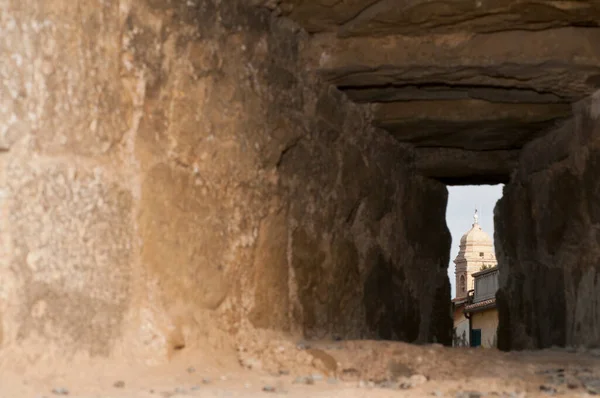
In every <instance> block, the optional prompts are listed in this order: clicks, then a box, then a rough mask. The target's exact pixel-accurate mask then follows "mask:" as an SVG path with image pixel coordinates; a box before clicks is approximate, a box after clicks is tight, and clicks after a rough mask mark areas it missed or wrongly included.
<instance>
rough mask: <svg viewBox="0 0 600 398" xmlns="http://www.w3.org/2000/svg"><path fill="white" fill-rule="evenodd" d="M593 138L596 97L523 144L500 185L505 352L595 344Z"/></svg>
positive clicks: (599, 323)
mask: <svg viewBox="0 0 600 398" xmlns="http://www.w3.org/2000/svg"><path fill="white" fill-rule="evenodd" d="M599 137H600V95H599V94H598V93H597V94H595V95H594V96H592V97H591V98H589V99H587V100H584V101H582V102H580V103H578V104H577V105H576V106H575V115H574V119H573V120H571V121H569V122H567V123H565V125H564V126H562V128H560V129H557V130H555V131H554V132H552V133H550V134H549V135H548V136H545V137H542V138H539V139H537V140H535V141H533V142H531V143H530V144H528V145H526V146H525V148H524V149H523V151H522V153H521V156H520V159H519V167H518V168H517V171H516V172H515V174H514V175H513V177H512V179H511V182H510V183H509V184H508V185H506V186H505V188H504V196H503V198H502V199H501V200H500V201H499V202H498V204H497V206H496V210H495V225H496V234H495V236H496V251H497V253H498V261H499V267H500V290H499V292H498V294H497V300H498V308H499V314H500V325H499V329H498V344H499V346H500V347H501V348H503V349H524V348H543V347H550V346H552V345H557V346H564V345H568V346H592V347H593V346H598V344H600V305H599V303H600V295H599V294H600V286H598V274H599V273H600V268H598V261H597V258H598V255H599V253H600V248H599V243H600V240H599V236H600V235H599V233H600V227H599V223H600V216H599V215H600V211H599V210H598V203H600V202H599V197H598V195H599V193H600V189H599V188H598V178H597V175H598V170H600V144H599V142H600V140H599ZM516 225H518V228H515V226H516ZM548 292H551V294H549V293H548Z"/></svg>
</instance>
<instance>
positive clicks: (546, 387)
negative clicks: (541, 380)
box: [540, 384, 556, 395]
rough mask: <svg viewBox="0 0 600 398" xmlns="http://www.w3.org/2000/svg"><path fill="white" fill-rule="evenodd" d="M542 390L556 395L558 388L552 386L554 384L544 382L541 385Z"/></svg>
mask: <svg viewBox="0 0 600 398" xmlns="http://www.w3.org/2000/svg"><path fill="white" fill-rule="evenodd" d="M540 391H541V392H543V393H546V394H549V395H554V394H556V388H554V387H552V386H548V385H545V384H542V385H541V386H540Z"/></svg>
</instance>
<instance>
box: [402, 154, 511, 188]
mask: <svg viewBox="0 0 600 398" xmlns="http://www.w3.org/2000/svg"><path fill="white" fill-rule="evenodd" d="M518 160H519V151H518V150H500V151H467V150H463V149H458V148H426V147H424V148H418V149H416V150H415V161H414V163H415V169H416V171H417V172H418V173H419V174H422V175H424V176H427V177H431V178H435V179H437V180H439V181H441V182H444V183H446V184H451V185H460V184H476V183H478V182H480V183H487V184H489V183H507V182H508V181H509V180H510V176H511V173H512V172H513V170H514V169H515V168H516V167H517V164H518Z"/></svg>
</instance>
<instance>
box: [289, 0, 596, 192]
mask: <svg viewBox="0 0 600 398" xmlns="http://www.w3.org/2000/svg"><path fill="white" fill-rule="evenodd" d="M284 3H285V2H284ZM317 3H318V2H315V3H312V5H311V6H309V3H308V2H303V3H302V4H301V5H300V4H297V6H298V8H297V10H301V9H304V8H306V9H313V8H312V6H315V4H317ZM358 3H359V2H340V3H336V4H335V5H331V7H330V8H329V11H330V12H334V13H337V12H341V10H342V9H346V10H348V9H350V8H351V7H352V5H353V4H354V5H356V6H358ZM372 3H373V7H374V8H373V9H371V8H370V7H367V8H366V9H364V10H363V11H361V15H362V13H363V12H365V13H367V14H369V13H370V12H371V11H372V10H374V9H379V8H380V7H383V8H384V9H389V8H390V7H391V5H390V4H391V3H388V2H386V1H377V2H372ZM410 3H411V5H410V6H409V5H406V6H397V8H398V9H402V8H403V7H409V8H410V7H412V6H415V7H417V8H419V7H420V6H422V7H424V8H423V10H422V11H423V12H428V13H429V14H428V15H429V17H430V18H428V19H427V26H428V27H435V26H438V27H440V28H441V31H436V29H428V30H420V31H419V32H418V34H409V33H408V32H403V31H402V29H400V31H398V32H388V34H386V35H378V34H377V28H376V26H375V25H372V24H370V23H368V24H367V25H365V26H369V29H372V33H371V34H370V35H364V34H361V35H358V36H354V35H351V36H352V37H346V36H347V35H344V34H341V32H342V30H343V28H340V30H336V31H335V32H337V33H332V32H326V33H319V34H317V35H315V36H314V37H313V39H312V40H311V42H310V45H309V46H307V47H306V48H305V50H304V51H303V52H302V55H303V58H304V59H305V60H306V62H307V63H308V64H309V65H310V67H311V68H312V69H313V70H314V71H315V73H318V74H319V75H320V76H321V77H322V78H323V79H324V80H326V81H328V82H331V83H332V84H334V85H335V86H337V87H338V88H339V89H340V90H341V91H343V92H345V93H346V94H347V95H348V96H349V98H350V99H352V100H354V101H357V102H361V103H371V104H373V109H374V112H375V113H374V119H373V121H374V124H375V125H376V126H377V127H380V128H382V129H385V130H387V131H389V132H390V133H391V134H392V135H393V136H394V137H395V138H396V139H397V140H399V141H400V142H403V143H410V144H413V145H415V146H417V147H420V146H422V147H428V148H440V149H441V150H445V149H446V148H462V149H466V150H477V151H490V150H494V151H498V150H506V149H515V150H518V149H520V148H522V147H523V146H524V145H525V144H526V143H527V142H530V141H531V140H533V139H535V138H537V137H539V136H541V135H544V134H546V133H547V132H548V131H550V130H552V129H554V128H555V127H556V126H557V125H559V124H560V123H562V122H563V121H564V120H566V119H567V118H569V117H570V116H571V114H572V110H571V107H570V104H571V103H572V102H574V101H578V100H581V99H583V98H585V97H587V96H589V95H591V94H592V93H593V92H595V91H596V90H597V89H598V88H600V86H599V83H600V80H598V76H600V50H599V48H598V46H597V45H595V44H594V43H597V42H599V41H600V29H598V28H595V27H573V26H570V25H571V22H569V21H570V17H571V16H573V15H571V14H569V13H568V12H566V11H565V10H563V11H565V13H563V14H561V15H560V16H559V15H556V18H557V19H556V20H555V21H553V24H550V25H548V26H547V27H548V29H546V28H544V29H542V30H537V29H535V28H533V25H535V23H534V22H533V21H534V20H535V18H533V19H532V18H530V17H528V16H527V15H529V14H528V13H529V12H530V11H531V8H530V7H531V6H532V4H531V3H530V2H523V1H521V2H514V1H513V2H510V4H508V3H506V4H504V3H503V4H502V5H500V4H496V3H494V4H492V2H477V3H478V4H479V3H480V4H479V6H478V7H480V8H481V10H476V13H478V12H480V11H481V12H485V11H487V12H489V13H490V14H487V13H486V14H485V17H486V18H487V19H486V21H487V22H488V23H491V24H492V25H493V21H494V20H496V19H495V18H503V17H504V16H505V14H503V12H508V13H509V14H510V15H513V16H514V22H515V23H516V22H517V21H518V20H519V18H520V17H519V18H517V17H515V16H516V15H517V14H519V12H521V13H523V14H522V15H521V17H523V21H525V20H527V21H529V22H530V23H532V24H533V25H531V26H530V29H527V30H518V29H516V26H511V27H509V26H504V25H502V26H498V27H497V29H491V31H490V32H488V33H486V34H481V33H475V32H474V31H473V30H472V29H469V28H467V26H466V25H464V26H463V25H461V26H460V27H459V26H454V27H453V29H452V30H451V31H445V30H444V27H449V26H453V23H452V22H451V21H452V20H453V17H452V15H454V13H456V15H461V18H464V19H462V21H463V22H465V21H471V22H474V20H473V18H475V19H477V18H478V17H476V16H475V15H472V14H469V13H468V12H467V9H469V8H470V7H472V6H473V3H472V2H470V3H469V4H466V2H465V3H464V4H461V3H460V2H458V3H455V4H452V5H450V4H444V5H443V6H442V5H440V4H439V3H438V2H436V3H435V7H438V6H439V7H440V9H444V10H445V11H444V13H443V14H444V16H445V18H447V19H445V20H441V19H436V15H437V14H436V13H435V12H434V11H433V9H430V8H428V7H434V5H433V3H430V4H424V3H423V4H421V3H422V2H410ZM417 3H418V4H419V6H417ZM578 4H579V5H580V6H581V7H582V8H585V9H587V10H588V11H589V12H595V11H593V10H595V7H596V6H592V5H589V4H588V5H584V4H582V3H578ZM363 5H364V4H363ZM538 5H539V4H538ZM571 5H572V6H573V7H574V8H569V12H570V11H573V10H575V9H577V7H575V3H574V2H573V3H571ZM496 6H498V7H499V8H497V9H496V8H495V7H496ZM554 6H556V7H558V8H557V9H559V8H560V9H562V8H561V7H563V6H565V4H562V5H558V4H554ZM554 6H553V7H554ZM444 7H445V8H444ZM506 7H508V8H506ZM536 7H537V6H536ZM536 7H534V8H536ZM540 7H542V6H541V5H540ZM542 8H544V7H542ZM550 8H552V7H550ZM395 9H396V8H395ZM436 9H437V8H436ZM509 9H510V11H509ZM536 9H537V8H536ZM336 10H337V11H336ZM368 10H371V11H368ZM425 10H428V11H425ZM484 10H485V11H484ZM388 11H389V10H388ZM394 12H395V11H389V12H386V13H384V14H382V15H385V17H386V18H387V17H390V18H392V19H391V20H390V23H391V25H390V26H393V27H395V28H398V27H399V26H400V25H401V22H399V21H398V20H397V19H395V17H393V15H395V14H394ZM496 12H498V13H499V14H496ZM513 12H514V13H515V14H512V13H513ZM538 12H539V14H538V16H542V15H545V14H544V12H543V11H542V10H538ZM290 15H291V16H292V17H295V16H294V15H296V14H294V12H292V13H291V14H290ZM365 15H366V14H365ZM399 15H402V17H408V16H407V15H406V14H403V13H401V14H399ZM408 15H410V13H409V14H408ZM482 17H483V14H482ZM298 18H299V19H298V20H300V21H302V17H298ZM356 18H358V19H361V17H356ZM318 19H319V18H318V17H313V18H312V20H314V21H318ZM411 21H412V22H415V20H411ZM496 22H498V20H496ZM445 23H449V25H445ZM398 24H400V25H398ZM417 25H418V24H417ZM517 25H518V23H517ZM421 28H423V26H421ZM432 31H433V32H432ZM475 31H477V29H475ZM413 33H417V32H416V31H415V32H413ZM477 157H480V158H484V157H485V153H481V154H479V155H477ZM443 161H444V160H443V159H442V160H440V163H443ZM496 164H497V165H498V168H497V169H494V167H493V166H491V165H488V166H489V167H487V166H485V167H480V168H479V171H478V172H477V173H476V174H477V178H475V176H474V175H473V171H472V170H470V167H469V165H468V162H462V167H460V166H459V164H458V163H456V162H455V163H454V164H453V166H452V169H453V170H454V171H455V172H454V174H456V175H459V176H460V175H463V176H464V178H457V179H454V180H448V179H444V180H443V181H444V182H447V183H451V184H468V183H471V184H478V183H482V182H483V183H485V182H487V183H497V182H503V181H506V175H507V174H509V173H507V170H506V169H507V168H509V167H512V166H514V163H503V165H500V162H497V161H496ZM484 169H487V170H484ZM428 175H431V174H428ZM502 175H504V177H502V178H499V176H502Z"/></svg>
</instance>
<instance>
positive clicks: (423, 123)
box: [374, 99, 571, 150]
mask: <svg viewBox="0 0 600 398" xmlns="http://www.w3.org/2000/svg"><path fill="white" fill-rule="evenodd" d="M374 113H375V121H374V123H375V124H376V125H377V126H378V127H381V128H383V129H385V130H387V131H389V132H390V133H391V134H392V135H393V136H394V137H396V139H398V140H399V141H403V142H409V143H412V144H414V145H416V146H440V147H453V148H465V149H471V150H492V149H511V148H513V149H514V148H520V147H522V146H523V145H524V144H525V143H526V142H528V141H529V140H531V139H533V138H534V137H536V136H537V135H539V134H540V133H541V132H544V131H545V130H547V129H549V128H552V127H554V126H555V125H556V124H557V123H558V122H560V121H562V120H564V119H565V118H567V117H568V116H570V114H571V106H570V105H568V104H505V103H492V102H487V101H482V100H472V99H469V100H447V101H408V102H393V103H384V104H377V105H375V106H374Z"/></svg>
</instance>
